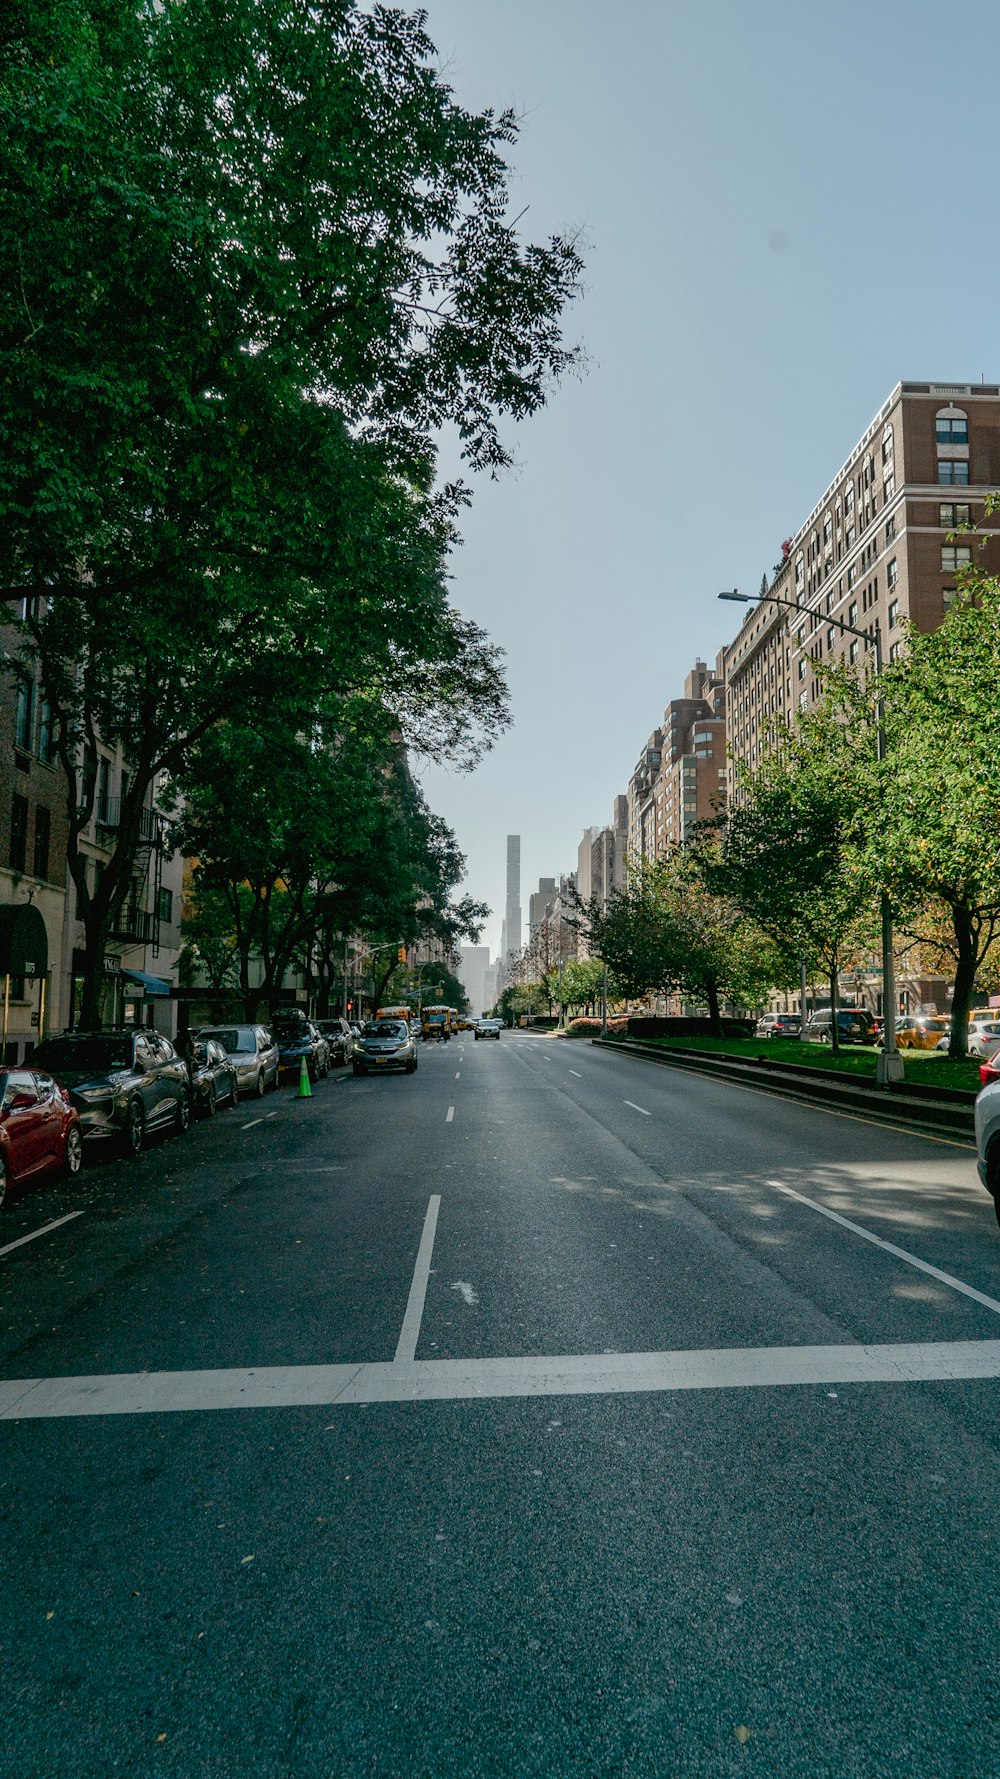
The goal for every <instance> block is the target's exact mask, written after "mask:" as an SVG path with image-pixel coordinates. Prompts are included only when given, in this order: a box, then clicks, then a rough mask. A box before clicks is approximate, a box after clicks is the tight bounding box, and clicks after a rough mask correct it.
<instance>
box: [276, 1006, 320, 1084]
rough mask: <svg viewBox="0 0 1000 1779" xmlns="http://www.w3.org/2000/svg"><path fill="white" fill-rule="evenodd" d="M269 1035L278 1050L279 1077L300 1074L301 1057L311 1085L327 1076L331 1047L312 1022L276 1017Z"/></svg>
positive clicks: (289, 1016)
mask: <svg viewBox="0 0 1000 1779" xmlns="http://www.w3.org/2000/svg"><path fill="white" fill-rule="evenodd" d="M271 1032H272V1034H273V1037H274V1041H275V1043H276V1044H277V1046H278V1074H279V1075H295V1076H298V1075H299V1074H301V1072H302V1059H303V1057H304V1058H305V1063H306V1069H307V1070H308V1073H309V1079H310V1081H322V1080H324V1079H325V1077H326V1076H327V1075H328V1074H329V1073H330V1046H329V1044H328V1043H327V1041H326V1039H325V1038H324V1036H323V1034H322V1032H321V1031H320V1029H319V1027H318V1026H316V1025H314V1024H313V1022H312V1020H311V1019H304V1018H303V1017H302V1015H301V1014H296V1013H276V1014H275V1015H274V1018H273V1019H272V1021H271Z"/></svg>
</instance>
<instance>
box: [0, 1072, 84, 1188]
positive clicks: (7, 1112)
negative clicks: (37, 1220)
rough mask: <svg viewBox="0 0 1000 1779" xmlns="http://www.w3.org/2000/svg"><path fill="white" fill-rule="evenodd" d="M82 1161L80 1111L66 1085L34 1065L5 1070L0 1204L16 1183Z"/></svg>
mask: <svg viewBox="0 0 1000 1779" xmlns="http://www.w3.org/2000/svg"><path fill="white" fill-rule="evenodd" d="M32 1061H34V1058H32ZM82 1166H83V1132H82V1130H81V1128H80V1114H79V1112H77V1110H76V1108H75V1106H73V1104H72V1103H71V1101H70V1096H69V1093H68V1091H67V1089H66V1088H64V1087H60V1086H58V1085H57V1083H56V1082H55V1081H54V1080H53V1078H52V1076H51V1075H48V1074H45V1073H43V1072H41V1071H39V1070H37V1069H34V1068H31V1069H4V1070H2V1071H0V1205H2V1204H3V1201H4V1199H5V1197H6V1196H7V1191H8V1188H9V1187H11V1186H20V1185H21V1183H22V1181H24V1180H31V1179H34V1178H35V1177H36V1175H39V1174H45V1173H49V1172H56V1171H61V1172H62V1173H66V1174H78V1173H79V1172H80V1169H81V1167H82Z"/></svg>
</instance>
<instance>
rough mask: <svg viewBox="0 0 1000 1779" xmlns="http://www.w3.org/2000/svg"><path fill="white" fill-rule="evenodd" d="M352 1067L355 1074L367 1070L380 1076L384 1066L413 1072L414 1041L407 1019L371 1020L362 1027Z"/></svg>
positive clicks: (355, 1047)
mask: <svg viewBox="0 0 1000 1779" xmlns="http://www.w3.org/2000/svg"><path fill="white" fill-rule="evenodd" d="M351 1067H352V1069H353V1071H354V1073H355V1074H356V1075H367V1074H368V1073H369V1071H373V1072H374V1073H375V1074H378V1075H381V1074H384V1073H385V1071H386V1070H387V1069H405V1070H406V1073H407V1074H408V1075H412V1074H413V1073H414V1072H415V1070H416V1067H417V1044H416V1039H415V1038H414V1036H413V1033H412V1032H411V1031H410V1027H409V1024H408V1022H407V1021H406V1020H405V1019H372V1020H370V1021H369V1023H368V1024H367V1025H366V1026H362V1028H361V1036H360V1038H359V1039H358V1040H357V1043H356V1044H355V1046H354V1056H353V1058H352V1060H351Z"/></svg>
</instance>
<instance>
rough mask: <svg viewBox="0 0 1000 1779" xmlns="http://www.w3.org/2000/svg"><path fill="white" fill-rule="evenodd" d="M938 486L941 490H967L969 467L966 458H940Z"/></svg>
mask: <svg viewBox="0 0 1000 1779" xmlns="http://www.w3.org/2000/svg"><path fill="white" fill-rule="evenodd" d="M937 468H938V485H939V486H940V487H941V488H967V487H968V486H969V465H968V463H967V462H966V461H965V459H964V458H962V457H959V458H952V457H939V458H938V466H937Z"/></svg>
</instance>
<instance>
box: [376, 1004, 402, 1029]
mask: <svg viewBox="0 0 1000 1779" xmlns="http://www.w3.org/2000/svg"><path fill="white" fill-rule="evenodd" d="M375 1018H376V1019H405V1020H406V1023H407V1025H409V1023H410V1009H409V1007H379V1009H378V1011H377V1013H376V1014H375Z"/></svg>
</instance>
